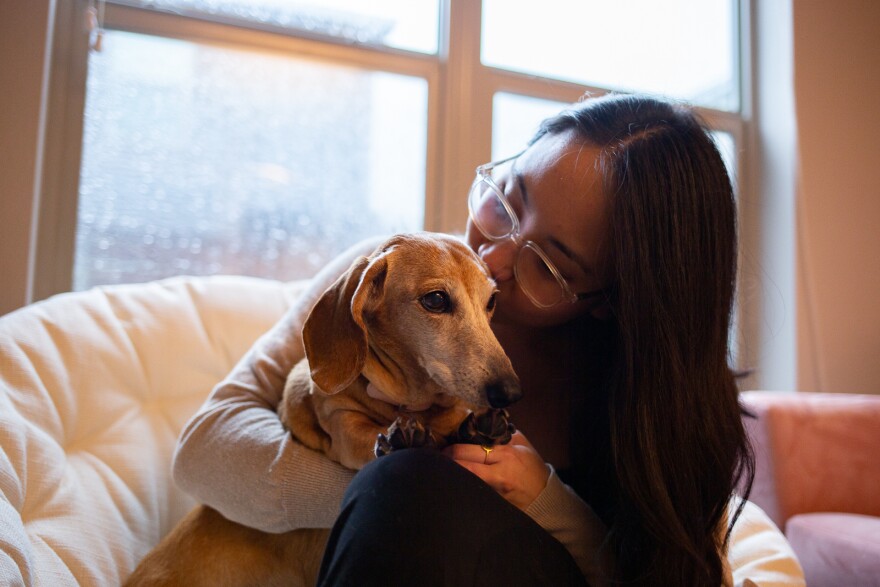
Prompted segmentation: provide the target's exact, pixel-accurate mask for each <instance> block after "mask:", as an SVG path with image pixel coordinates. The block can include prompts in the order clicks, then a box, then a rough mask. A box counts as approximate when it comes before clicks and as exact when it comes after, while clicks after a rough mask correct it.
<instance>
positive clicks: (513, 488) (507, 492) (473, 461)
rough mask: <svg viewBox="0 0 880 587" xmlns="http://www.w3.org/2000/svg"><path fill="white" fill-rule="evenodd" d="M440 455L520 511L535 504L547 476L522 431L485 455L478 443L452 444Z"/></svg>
mask: <svg viewBox="0 0 880 587" xmlns="http://www.w3.org/2000/svg"><path fill="white" fill-rule="evenodd" d="M443 452H444V454H446V456H448V457H450V458H451V459H453V460H454V461H455V462H457V463H458V464H459V465H461V466H462V467H464V468H465V469H467V470H468V471H470V472H471V473H473V474H474V475H476V476H477V477H479V478H480V479H482V480H483V481H485V482H486V483H488V484H489V486H490V487H492V488H493V489H494V490H495V491H497V492H498V493H499V494H501V496H502V497H503V498H504V499H506V500H507V501H509V502H510V503H512V504H513V505H515V506H516V507H518V508H519V509H521V510H525V509H526V508H527V507H529V505H531V503H532V502H533V501H535V499H536V498H537V497H538V495H540V494H541V492H542V491H543V490H544V487H545V486H546V485H547V479H548V478H549V477H550V470H549V469H548V468H547V464H546V463H545V462H544V459H542V458H541V455H539V454H538V452H537V451H536V450H535V448H534V447H533V446H532V445H531V443H529V441H528V440H527V439H526V437H525V436H523V434H522V433H521V432H516V433H514V435H513V438H512V439H511V441H510V443H509V444H499V445H496V446H494V447H492V450H491V451H490V452H489V453H488V455H487V454H486V451H485V449H483V447H482V446H480V445H477V444H452V445H450V446H447V447H446V448H445V449H444V450H443Z"/></svg>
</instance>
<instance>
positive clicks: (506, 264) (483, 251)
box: [477, 238, 519, 282]
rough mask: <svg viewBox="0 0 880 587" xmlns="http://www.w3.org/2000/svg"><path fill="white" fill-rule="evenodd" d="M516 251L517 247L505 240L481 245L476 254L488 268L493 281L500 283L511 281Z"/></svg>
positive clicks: (510, 241)
mask: <svg viewBox="0 0 880 587" xmlns="http://www.w3.org/2000/svg"><path fill="white" fill-rule="evenodd" d="M518 250H519V246H518V245H517V244H516V243H515V242H514V241H513V239H510V238H507V239H504V240H500V241H492V242H486V243H483V244H482V245H480V247H479V248H478V249H477V254H479V255H480V258H481V259H483V261H485V262H486V265H488V266H489V271H490V272H491V273H492V277H494V278H495V281H498V282H502V281H507V280H509V279H513V277H514V273H513V264H514V262H515V261H516V253H517V251H518Z"/></svg>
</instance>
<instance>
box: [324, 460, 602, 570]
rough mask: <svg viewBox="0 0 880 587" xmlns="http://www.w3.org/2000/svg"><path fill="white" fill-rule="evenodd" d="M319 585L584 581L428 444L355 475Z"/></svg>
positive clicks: (567, 559) (506, 506) (527, 524)
mask: <svg viewBox="0 0 880 587" xmlns="http://www.w3.org/2000/svg"><path fill="white" fill-rule="evenodd" d="M318 585H346V586H347V585H352V586H354V585H357V586H370V585H377V586H378V585H382V586H396V585H417V586H422V585H424V586H433V585H451V586H456V587H458V586H469V585H479V586H493V585H553V586H554V587H555V586H564V585H585V581H584V578H583V576H582V575H581V573H580V571H579V569H578V568H577V565H576V564H575V562H574V560H573V559H572V557H571V555H570V554H569V553H568V551H567V550H565V548H564V547H563V546H562V545H561V544H560V543H559V542H558V541H557V540H556V539H554V538H553V537H552V536H550V535H549V534H547V532H545V531H544V530H543V529H542V528H541V527H540V526H539V525H538V524H536V523H535V522H534V521H533V520H532V519H531V518H529V517H528V516H527V515H526V514H524V513H523V512H522V511H520V510H519V509H517V508H516V507H515V506H513V505H511V504H510V503H508V502H507V501H506V500H505V499H504V498H502V497H501V496H499V495H498V494H497V493H496V492H495V491H494V490H493V489H492V488H491V487H489V486H488V485H486V484H485V483H484V482H483V481H482V480H480V479H479V478H478V477H476V476H475V475H473V474H471V473H470V472H469V471H467V470H466V469H464V468H462V467H460V466H458V465H457V464H456V463H455V462H453V461H452V460H450V459H448V458H446V457H445V456H443V455H441V454H439V453H437V452H435V451H431V450H428V449H408V450H402V451H398V452H395V453H392V454H391V455H388V456H385V457H382V458H380V459H377V460H376V461H374V462H372V463H370V464H369V465H367V466H366V467H365V468H364V469H363V470H362V471H361V472H360V473H358V474H357V476H355V478H354V480H353V481H352V483H351V485H350V486H349V488H348V490H347V491H346V493H345V497H344V498H343V501H342V512H341V514H340V516H339V519H338V520H337V522H336V524H335V526H334V527H333V530H332V532H331V535H330V539H329V542H328V544H327V550H326V552H325V554H324V560H323V562H322V563H321V571H320V575H319V577H318Z"/></svg>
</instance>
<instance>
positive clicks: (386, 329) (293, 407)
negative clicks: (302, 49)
mask: <svg viewBox="0 0 880 587" xmlns="http://www.w3.org/2000/svg"><path fill="white" fill-rule="evenodd" d="M495 293H496V288H495V283H494V281H493V280H492V278H491V276H490V274H489V271H488V268H487V267H486V265H485V263H484V262H483V261H482V260H481V259H480V258H479V257H478V256H477V255H476V254H475V253H474V252H473V251H472V250H471V249H470V248H469V247H467V246H466V245H465V244H464V243H462V242H461V241H459V240H458V239H456V238H454V237H451V236H447V235H439V234H430V233H417V234H408V235H397V236H395V237H392V238H391V239H390V240H388V241H386V242H385V243H384V244H383V245H381V246H380V247H379V248H378V249H376V251H375V252H373V254H371V255H370V256H369V257H361V258H359V259H358V260H357V261H355V262H354V263H353V264H352V266H351V267H350V268H349V270H348V271H347V272H346V273H345V274H344V275H342V276H341V277H340V278H339V279H338V280H337V281H336V282H335V283H334V284H333V285H332V286H330V287H329V288H328V289H327V291H326V292H324V294H323V295H322V296H321V297H320V299H319V300H318V301H317V303H316V304H315V306H314V307H313V308H312V310H311V312H310V313H309V316H308V318H307V320H306V322H305V325H304V327H303V342H304V346H305V351H306V358H305V359H304V360H303V361H301V362H299V363H298V364H297V365H295V366H294V368H293V369H292V371H291V372H290V375H289V376H288V378H287V381H286V384H285V388H284V394H283V397H282V401H281V403H280V404H279V407H278V415H279V417H280V419H281V421H282V422H283V423H284V425H285V427H286V428H287V429H288V430H289V431H290V433H291V435H293V437H295V438H296V439H297V440H298V441H299V442H301V443H302V444H304V445H305V446H307V447H309V448H312V449H315V450H318V451H321V452H323V453H324V454H326V455H327V456H328V457H330V458H331V459H333V460H335V461H337V462H339V463H341V464H342V465H344V466H346V467H349V468H351V469H360V468H362V467H363V466H364V465H366V464H367V463H368V462H369V461H371V460H372V459H374V458H376V456H382V455H385V454H388V453H389V452H392V451H394V450H398V449H401V448H406V447H411V446H437V447H442V446H444V445H446V444H449V443H451V442H469V443H474V444H483V445H491V444H503V443H505V442H508V441H509V440H510V436H511V434H512V432H513V431H514V429H513V425H512V424H510V422H509V421H508V419H507V412H506V410H505V409H504V408H505V407H507V406H508V405H510V404H512V403H513V402H515V401H517V400H518V399H519V398H520V397H521V395H522V391H521V388H520V385H519V380H518V378H517V376H516V374H515V372H514V370H513V367H512V365H511V363H510V360H509V359H508V357H507V355H506V354H505V353H504V350H503V349H502V348H501V345H500V344H499V342H498V340H497V339H496V338H495V336H494V334H493V333H492V330H491V328H490V326H489V321H490V319H491V317H492V313H493V310H494V307H495ZM328 535H329V530H326V529H300V530H294V531H291V532H287V533H283V534H268V533H264V532H261V531H259V530H255V529H252V528H248V527H245V526H242V525H240V524H237V523H234V522H232V521H229V520H227V519H226V518H224V517H223V516H222V515H220V514H219V513H218V512H216V511H215V510H213V509H211V508H210V507H207V506H199V507H197V508H196V509H195V510H193V512H191V513H190V514H189V515H187V516H186V517H185V518H184V519H183V521H181V522H180V524H178V526H177V527H175V528H174V529H173V530H172V532H171V533H169V534H168V536H166V537H165V538H164V539H163V540H162V541H161V542H160V543H159V545H158V546H157V547H156V548H155V549H154V550H153V551H151V552H150V553H149V554H148V555H147V556H146V557H145V558H144V560H143V561H142V562H141V563H140V565H139V566H138V567H137V569H135V572H134V573H133V574H132V576H131V577H130V578H129V579H128V581H127V583H126V585H129V586H142V585H182V586H185V587H197V586H200V585H205V586H207V585H210V586H212V587H215V586H218V585H229V586H232V585H235V586H239V585H260V586H267V585H268V586H272V585H313V584H314V582H315V579H316V577H317V572H318V568H319V565H320V560H321V556H322V553H323V549H324V546H325V544H326V540H327V537H328Z"/></svg>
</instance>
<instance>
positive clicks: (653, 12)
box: [482, 0, 739, 111]
mask: <svg viewBox="0 0 880 587" xmlns="http://www.w3.org/2000/svg"><path fill="white" fill-rule="evenodd" d="M737 4H738V3H737V2H736V0H711V1H707V0H667V1H665V2H658V1H656V0H615V1H614V2H609V1H608V0H580V1H579V2H571V1H569V0H544V1H542V2H530V1H528V0H483V45H482V60H483V63H485V64H487V65H491V66H494V67H499V68H504V69H510V70H514V71H520V72H524V73H530V74H536V75H541V76H546V77H553V78H559V79H564V80H569V81H573V82H576V83H583V84H587V85H592V86H598V87H603V88H609V89H617V90H626V91H641V92H650V93H655V94H663V95H667V96H671V97H674V98H679V99H684V100H688V101H691V102H694V103H697V104H700V105H704V106H709V107H713V108H719V109H724V110H730V111H734V110H738V109H739V86H738V74H737V69H736V68H737V57H736V56H737V47H738V42H737V37H736V30H737V16H736V15H737V12H736V10H737Z"/></svg>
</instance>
